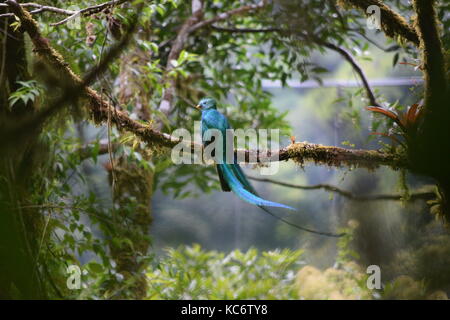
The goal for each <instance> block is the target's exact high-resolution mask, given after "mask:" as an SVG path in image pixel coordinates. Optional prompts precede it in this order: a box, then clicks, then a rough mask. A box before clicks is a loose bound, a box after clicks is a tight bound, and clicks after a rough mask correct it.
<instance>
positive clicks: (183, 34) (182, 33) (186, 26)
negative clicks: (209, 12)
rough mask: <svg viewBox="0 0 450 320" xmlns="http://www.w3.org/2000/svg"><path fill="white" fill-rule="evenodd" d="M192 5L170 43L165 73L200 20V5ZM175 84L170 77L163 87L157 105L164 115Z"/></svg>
mask: <svg viewBox="0 0 450 320" xmlns="http://www.w3.org/2000/svg"><path fill="white" fill-rule="evenodd" d="M194 2H196V0H194ZM200 4H201V3H200ZM192 7H193V9H194V10H195V11H193V12H192V15H191V16H190V17H189V18H188V19H187V20H186V21H185V22H184V23H183V25H182V26H181V28H180V30H179V31H178V34H177V36H176V38H175V40H174V42H173V44H172V47H171V48H170V52H169V56H168V58H167V64H166V70H165V74H168V73H169V72H170V71H172V70H173V69H174V66H173V64H172V61H173V60H177V59H178V58H179V56H180V53H181V51H183V48H184V46H185V43H186V41H187V39H188V36H189V33H190V28H191V27H192V26H193V25H195V24H196V23H197V22H198V21H199V20H200V18H201V16H202V14H203V10H202V6H201V5H200V6H199V5H195V6H194V5H193V6H192ZM175 86H176V82H175V79H174V78H171V79H169V85H168V87H167V88H166V89H164V92H163V95H162V99H161V103H160V105H159V110H160V111H161V112H162V113H163V115H164V116H168V115H169V114H170V112H171V110H172V108H173V99H174V98H175ZM161 127H162V123H160V124H159V128H161Z"/></svg>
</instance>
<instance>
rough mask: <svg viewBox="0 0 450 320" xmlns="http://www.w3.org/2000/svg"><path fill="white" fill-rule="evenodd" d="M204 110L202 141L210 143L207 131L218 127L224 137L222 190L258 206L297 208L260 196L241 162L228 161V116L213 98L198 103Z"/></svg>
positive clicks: (220, 176)
mask: <svg viewBox="0 0 450 320" xmlns="http://www.w3.org/2000/svg"><path fill="white" fill-rule="evenodd" d="M198 107H199V109H201V111H202V141H203V143H204V144H208V141H205V140H203V138H204V137H205V132H206V131H207V130H208V129H217V130H219V131H220V132H221V133H222V139H223V153H222V157H223V158H222V160H223V161H222V163H218V164H217V165H216V166H217V172H218V175H219V179H220V184H221V186H222V190H224V191H230V190H231V191H233V192H234V193H235V194H236V195H237V196H238V197H239V198H241V199H242V200H244V201H246V202H249V203H251V204H254V205H257V206H264V207H279V208H285V209H290V210H295V209H294V208H292V207H289V206H287V205H284V204H281V203H277V202H272V201H268V200H265V199H262V198H260V197H259V196H258V195H257V193H256V191H255V189H254V188H253V187H252V185H251V184H250V182H249V181H248V180H247V178H246V177H245V175H244V173H243V172H242V169H241V167H240V166H239V164H238V163H237V162H236V161H234V163H226V152H225V151H226V130H227V129H231V126H230V124H229V122H228V120H227V118H226V117H225V116H224V115H223V114H222V113H220V112H219V111H217V106H216V102H215V100H214V99H212V98H204V99H202V100H201V101H200V103H199V105H198Z"/></svg>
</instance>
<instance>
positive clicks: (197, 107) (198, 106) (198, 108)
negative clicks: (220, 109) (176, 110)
mask: <svg viewBox="0 0 450 320" xmlns="http://www.w3.org/2000/svg"><path fill="white" fill-rule="evenodd" d="M194 108H195V109H197V110H202V107H200V105H199V104H198V105H196V106H195V107H194Z"/></svg>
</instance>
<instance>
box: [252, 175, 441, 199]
mask: <svg viewBox="0 0 450 320" xmlns="http://www.w3.org/2000/svg"><path fill="white" fill-rule="evenodd" d="M247 178H249V179H251V180H254V181H261V182H268V183H272V184H276V185H280V186H283V187H288V188H293V189H301V190H317V189H324V190H327V191H330V192H335V193H337V194H339V195H341V196H343V197H346V198H348V199H351V200H355V201H377V200H392V201H400V200H401V201H403V200H404V196H403V195H401V194H375V195H366V196H360V195H355V194H353V193H351V192H350V191H347V190H343V189H340V188H338V187H336V186H333V185H330V184H316V185H310V186H302V185H298V184H293V183H288V182H283V181H277V180H273V179H268V178H258V177H252V176H247ZM435 197H436V194H435V193H434V192H431V191H429V192H414V193H412V194H410V195H409V198H408V199H407V200H409V201H414V200H431V199H434V198H435Z"/></svg>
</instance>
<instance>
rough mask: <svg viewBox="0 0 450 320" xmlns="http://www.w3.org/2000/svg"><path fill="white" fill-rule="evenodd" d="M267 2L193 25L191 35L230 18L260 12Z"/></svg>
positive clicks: (234, 10) (238, 9) (247, 6)
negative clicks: (250, 12)
mask: <svg viewBox="0 0 450 320" xmlns="http://www.w3.org/2000/svg"><path fill="white" fill-rule="evenodd" d="M266 4H267V1H260V2H259V3H257V4H251V5H246V6H242V7H240V8H237V9H233V10H230V11H227V12H223V13H221V14H219V15H217V16H215V17H213V18H211V19H207V20H203V21H200V22H199V23H197V24H195V25H193V26H192V27H190V29H189V33H192V32H195V31H197V30H198V29H201V28H203V27H205V26H209V25H212V24H213V23H216V22H219V21H224V20H227V19H228V18H230V17H231V16H236V15H241V14H243V13H246V12H249V11H255V10H259V9H262V8H264V7H265V6H266Z"/></svg>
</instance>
